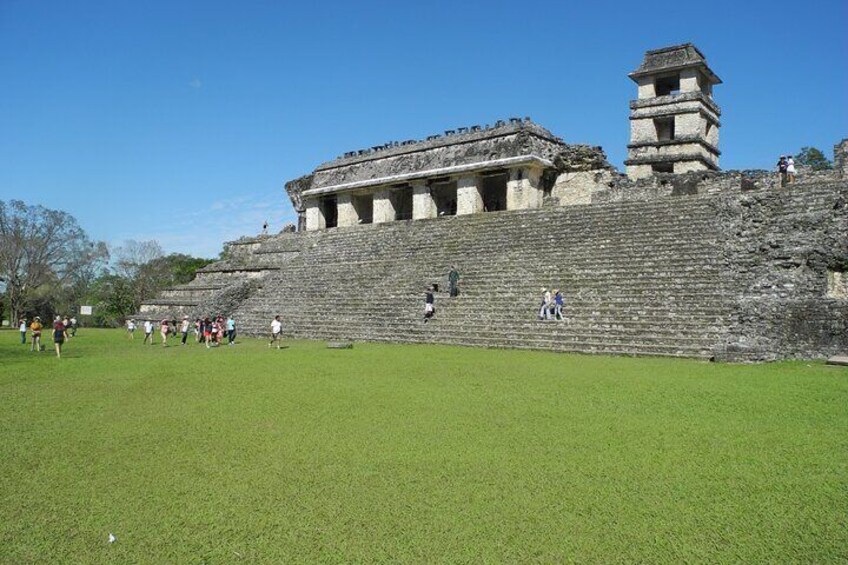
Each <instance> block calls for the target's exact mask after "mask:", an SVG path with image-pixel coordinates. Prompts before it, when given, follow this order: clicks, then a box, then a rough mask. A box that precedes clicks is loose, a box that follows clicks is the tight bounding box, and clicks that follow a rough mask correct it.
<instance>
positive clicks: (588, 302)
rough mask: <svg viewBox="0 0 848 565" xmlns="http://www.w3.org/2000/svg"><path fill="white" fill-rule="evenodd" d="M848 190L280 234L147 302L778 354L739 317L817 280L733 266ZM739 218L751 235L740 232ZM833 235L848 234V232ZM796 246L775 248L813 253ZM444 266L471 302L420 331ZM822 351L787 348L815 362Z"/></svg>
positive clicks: (358, 336) (510, 336)
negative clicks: (428, 296) (544, 310)
mask: <svg viewBox="0 0 848 565" xmlns="http://www.w3.org/2000/svg"><path fill="white" fill-rule="evenodd" d="M845 193H846V190H845V183H836V184H833V183H831V184H822V183H812V184H808V185H804V184H803V183H798V184H796V185H794V187H793V190H791V191H780V192H779V191H765V190H761V191H756V193H755V196H751V194H750V193H749V194H743V193H739V192H734V193H727V192H724V193H706V194H703V195H686V196H668V197H664V198H657V199H654V200H649V201H621V202H609V203H604V204H592V205H580V206H569V207H547V208H541V209H534V210H521V211H502V212H494V213H489V214H476V215H469V216H457V217H449V218H438V219H431V220H424V221H406V222H392V223H387V224H375V225H367V226H357V227H351V228H336V229H333V230H322V231H316V232H301V233H292V234H280V235H279V236H275V237H273V238H267V239H264V240H246V241H245V242H242V244H241V246H242V247H245V248H248V247H249V248H251V251H250V252H248V253H239V252H238V247H239V244H238V243H236V244H235V245H232V246H231V255H232V256H233V258H232V259H231V260H228V261H224V262H219V263H216V264H214V265H211V266H209V267H207V268H206V269H205V270H204V272H202V273H200V274H199V276H198V278H197V280H195V281H194V282H193V283H191V284H189V285H186V286H185V287H182V289H178V290H175V291H171V293H170V298H168V299H163V300H159V301H157V303H156V304H151V305H149V306H148V307H147V308H148V312H157V313H161V314H165V313H166V312H168V313H172V312H177V311H179V312H187V313H191V314H192V315H193V314H195V313H204V314H205V313H215V312H218V311H220V312H223V313H228V312H233V313H234V314H235V317H236V319H237V320H238V322H239V324H240V330H241V332H242V333H248V334H264V333H266V332H267V331H268V330H267V328H268V325H269V323H270V320H271V318H273V316H274V315H275V314H281V316H282V318H283V320H284V329H285V333H286V335H288V336H289V337H298V338H318V339H332V340H363V341H390V342H410V343H449V344H463V345H474V346H485V347H516V348H534V349H550V350H557V351H577V352H589V353H601V352H603V353H619V354H640V355H672V356H687V357H702V358H712V357H719V358H734V359H750V358H757V359H764V358H774V357H776V356H777V354H776V353H775V351H774V348H775V347H777V346H778V345H780V344H783V343H784V342H785V340H786V339H791V335H789V336H787V335H784V334H785V333H786V331H785V328H777V329H775V327H777V326H779V323H778V322H777V321H775V320H760V322H758V323H759V325H758V326H757V327H756V328H755V329H756V332H754V333H753V334H752V331H753V330H752V327H749V326H746V325H745V324H744V323H741V322H740V316H742V315H743V314H744V313H745V312H746V309H750V307H751V303H752V301H756V303H757V304H758V308H760V309H763V308H765V310H768V308H776V307H778V306H779V304H781V303H783V304H784V307H785V308H788V309H789V310H792V308H795V307H797V306H798V304H804V303H805V302H804V301H807V302H809V301H810V300H813V301H819V302H820V301H821V300H822V299H823V297H821V296H818V294H824V290H822V289H821V284H820V283H821V281H819V280H818V279H819V278H821V277H819V276H818V275H816V277H818V278H815V277H814V278H815V280H809V281H806V282H805V281H804V280H800V279H797V276H796V275H792V276H796V278H795V279H792V281H793V283H792V284H791V288H793V290H792V291H790V292H788V294H787V291H786V290H785V288H788V287H784V286H781V287H780V292H778V291H777V290H774V289H773V288H772V287H773V286H775V285H774V284H772V283H774V280H773V279H774V277H773V276H772V275H771V273H772V272H773V270H774V267H773V266H771V265H770V264H769V263H768V261H767V260H765V259H764V260H761V261H759V262H757V261H755V262H754V263H750V264H749V265H748V267H747V268H745V269H743V272H741V273H740V272H737V269H736V267H734V266H733V265H744V264H745V257H749V256H751V257H753V256H755V255H762V256H763V257H766V254H762V252H761V251H760V248H761V247H762V246H768V245H774V238H775V234H774V233H773V232H770V231H769V230H768V229H760V228H758V227H757V226H760V227H761V226H763V225H765V226H768V225H770V222H772V221H773V222H775V226H773V227H780V229H781V230H782V229H783V226H782V224H781V222H789V224H790V225H795V226H796V229H798V228H797V226H798V221H799V218H804V217H807V218H809V217H810V214H811V213H814V212H815V211H816V210H818V213H817V215H815V214H814V216H815V217H816V218H817V220H816V222H817V223H819V224H822V225H826V224H824V222H832V221H833V220H832V219H828V218H831V216H834V217H838V216H839V215H840V212H839V209H837V208H838V206H839V205H840V204H839V202H840V198H841V199H842V204H841V206H843V207H844V205H845V204H844V200H845V197H846V196H848V194H845ZM744 202H749V203H748V204H744ZM740 207H742V208H745V209H751V208H752V207H753V208H756V209H758V210H760V209H762V210H761V212H758V213H759V214H760V216H761V217H756V218H748V216H745V215H744V214H742V213H741V212H739V211H738V210H739V208H740ZM769 215H771V216H773V220H772V219H770V218H769ZM743 216H745V217H746V218H748V220H744V221H747V222H748V224H750V225H744V226H743V225H741V223H743ZM825 216H827V218H826V217H825ZM803 229H812V228H811V226H806V227H804V228H803ZM825 231H827V230H825ZM836 231H837V232H838V233H842V234H843V235H844V232H845V229H844V226H843V227H839V229H837V230H836ZM796 239H797V238H796ZM800 239H801V240H802V243H799V244H798V245H796V246H795V247H793V249H792V250H790V251H786V250H780V251H781V254H782V253H787V252H788V253H790V255H792V256H797V257H802V256H804V254H805V253H808V251H809V250H806V248H804V245H803V241H805V240H804V237H803V236H802V237H801V238H800ZM761 240H762V241H761ZM257 242H259V243H258V245H257ZM831 243H832V242H831ZM824 244H825V242H813V243H810V245H812V246H816V245H818V246H821V245H824ZM837 245H838V244H837ZM778 247H780V246H779V245H778ZM778 255H780V254H778ZM777 261H778V262H780V261H781V259H780V258H779V257H778V258H777ZM450 264H455V265H456V266H457V267H458V269H459V271H460V272H461V274H462V280H461V284H460V288H461V295H460V296H459V297H458V298H455V299H450V298H448V297H447V295H446V293H445V292H440V293H437V297H436V308H437V314H436V317H435V319H434V320H433V321H432V322H430V323H428V324H423V323H422V311H423V290H424V288H425V286H426V285H428V284H430V283H433V282H436V283H439V284H440V285H441V287H442V288H441V290H442V291H444V287H445V285H446V280H445V279H446V273H447V270H448V268H449V265H450ZM758 269H759V271H758ZM784 271H785V272H786V273H789V272H790V271H787V270H786V269H784ZM794 272H795V271H792V273H794ZM805 272H806V271H805ZM785 276H789V275H785ZM804 276H806V277H808V278H809V277H810V276H811V275H804ZM823 276H825V278H826V275H823ZM764 280H765V281H771V282H768V283H764V282H763V281H764ZM787 280H788V279H787ZM766 284H769V285H771V286H768V289H770V290H768V289H767V290H763V289H764V288H765V286H764V285H766ZM543 286H545V287H549V288H550V287H558V288H560V289H562V291H563V294H564V296H565V302H566V305H565V314H566V321H565V322H539V321H537V320H536V313H537V311H538V307H539V302H540V297H541V292H540V290H541V288H542V287H543ZM227 293H228V294H227ZM795 299H797V300H795ZM793 300H795V301H794V302H793ZM781 301H782V302H781ZM787 301H788V302H787ZM790 302H791V304H790ZM831 302H833V301H831ZM829 308H832V309H831V310H827V309H825V310H824V311H822V312H820V315H821V316H824V317H829V316H834V315H835V316H836V318H835V320H836V321H835V323H836V324H837V325H839V324H843V325H844V324H845V319H846V314H848V306H846V304H845V301H844V300H842V301H835V302H833V304H830V306H829ZM833 308H835V310H834V309H833ZM842 310H845V312H844V313H842V314H841V318H840V315H839V313H840V312H842ZM179 312H178V313H179ZM749 314H750V313H749ZM840 320H841V321H840ZM819 321H821V320H819ZM828 323H831V322H828ZM776 325H777V326H776ZM831 325H832V324H831ZM840 331H842V328H841V327H840V328H836V327H835V326H834V327H833V332H832V335H830V337H829V338H828V339H829V340H830V341H829V345H828V347H829V348H830V349H837V350H838V348H840V347H845V346H846V345H848V343H843V342H844V341H845V338H844V335H845V334H844V331H843V333H842V336H843V337H841V338H840V337H839V335H840ZM773 334H774V335H773ZM840 340H841V341H840ZM802 341H803V340H802ZM813 341H815V340H813ZM739 343H742V344H743V345H742V346H741V347H740V345H739ZM815 347H816V344H815V343H810V344H807V347H806V348H805V347H798V348H796V350H795V351H793V352H792V353H791V354H793V355H797V356H802V357H803V356H809V355H810V350H811V349H815Z"/></svg>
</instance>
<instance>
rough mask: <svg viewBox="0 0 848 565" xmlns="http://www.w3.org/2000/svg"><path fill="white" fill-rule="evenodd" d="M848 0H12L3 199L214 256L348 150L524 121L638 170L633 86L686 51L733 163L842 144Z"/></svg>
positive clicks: (1, 83) (0, 167)
mask: <svg viewBox="0 0 848 565" xmlns="http://www.w3.org/2000/svg"><path fill="white" fill-rule="evenodd" d="M846 29H848V2H845V1H844V0H833V1H822V2H817V3H808V4H800V3H797V2H782V1H772V2H758V1H755V2H739V1H735V2H727V1H723V0H719V1H713V2H709V3H704V2H680V1H675V2H569V1H559V2H500V1H485V2H459V1H454V2H442V1H438V0H428V1H427V2H397V1H394V2H391V1H389V2H371V1H360V2H299V3H288V2H282V1H280V2H271V1H266V2H258V1H241V2H215V1H203V2H200V1H196V2H188V1H180V0H171V1H158V0H147V1H145V2H114V1H102V2H100V1H84V0H79V1H55V2H52V1H51V2H48V1H39V0H0V199H10V198H19V199H23V200H25V201H27V202H29V203H34V204H43V205H45V206H48V207H51V208H58V209H62V210H66V211H68V212H70V213H72V214H73V215H74V216H76V217H77V218H78V220H79V221H80V223H81V224H82V226H83V227H84V228H85V229H86V230H87V231H88V232H89V234H90V235H91V236H92V237H94V238H96V239H102V240H105V241H107V242H109V243H111V244H120V243H121V241H122V240H124V239H138V240H146V239H157V240H159V242H160V243H161V244H162V246H163V247H164V248H165V250H166V251H167V252H184V253H191V254H195V255H204V256H214V255H216V254H217V253H218V252H219V251H220V249H221V244H222V242H223V241H225V240H228V239H234V238H237V237H238V236H240V235H244V234H255V233H257V232H258V230H259V229H260V227H261V224H262V222H263V220H265V219H268V220H269V221H270V223H271V227H272V229H273V230H274V231H276V230H278V229H280V227H281V226H282V225H283V223H285V222H287V221H292V220H293V219H294V217H293V212H292V210H291V206H290V204H289V203H288V199H287V198H286V197H285V194H284V191H283V183H284V182H285V181H286V180H289V179H292V178H295V177H298V176H300V175H302V174H306V173H308V172H310V171H311V170H312V169H313V168H314V167H315V166H316V165H318V164H319V163H321V162H323V161H326V160H328V159H331V158H333V157H335V156H337V155H340V154H342V153H344V152H345V151H349V150H353V149H357V148H363V147H370V146H372V145H378V144H381V143H384V142H386V141H390V140H403V139H411V138H422V137H425V136H427V135H429V134H433V133H439V132H441V131H443V130H445V129H452V128H454V127H457V126H464V125H473V124H485V123H493V122H494V121H496V120H497V119H501V118H508V117H510V116H530V117H532V118H533V119H534V120H535V121H537V122H539V123H541V124H542V125H544V126H546V127H547V128H549V129H550V130H551V131H553V132H554V133H555V134H557V135H559V136H561V137H563V138H564V139H565V140H566V141H567V142H573V143H591V144H594V145H601V146H603V147H604V149H605V150H606V152H607V154H608V156H609V158H610V160H611V161H612V162H613V163H614V164H615V165H617V166H618V167H621V166H622V161H623V160H624V157H625V151H626V144H627V137H628V127H629V124H628V120H627V112H628V105H627V104H628V101H629V100H630V99H631V98H633V97H635V91H636V90H635V85H634V84H633V83H632V82H631V81H630V80H629V79H628V78H627V73H628V72H629V71H632V70H633V69H635V68H636V66H638V64H639V62H640V61H641V58H642V54H643V52H644V51H645V50H646V49H652V48H657V47H662V46H665V45H670V44H675V43H683V42H686V41H691V42H693V43H695V44H696V45H697V46H698V47H699V48H700V49H701V50H702V51H703V52H704V54H705V55H706V57H707V60H708V62H709V64H710V66H711V67H712V68H713V70H714V71H715V72H716V73H717V74H718V75H719V76H720V77H721V78H722V80H723V81H724V84H722V85H719V86H718V87H716V91H715V98H716V101H717V102H718V104H719V105H720V106H721V108H722V112H723V115H722V129H721V141H720V148H721V150H722V152H723V154H722V157H721V165H722V168H724V169H731V168H765V167H770V166H772V165H773V164H774V162H775V161H776V156H777V155H779V154H780V153H787V152H788V153H792V152H796V151H797V150H798V149H799V148H800V147H801V146H804V145H812V146H817V147H820V148H821V149H823V150H824V151H825V152H826V154H827V155H828V156H830V155H831V150H832V146H833V144H834V143H836V142H837V141H838V140H839V139H842V138H843V137H848V103H846V101H848V33H846Z"/></svg>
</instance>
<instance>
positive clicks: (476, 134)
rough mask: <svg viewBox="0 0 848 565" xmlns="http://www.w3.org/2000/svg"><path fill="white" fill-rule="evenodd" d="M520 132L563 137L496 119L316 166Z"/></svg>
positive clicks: (521, 121)
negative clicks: (487, 123) (490, 123)
mask: <svg viewBox="0 0 848 565" xmlns="http://www.w3.org/2000/svg"><path fill="white" fill-rule="evenodd" d="M520 131H526V132H529V133H532V134H534V135H536V136H538V137H541V138H543V139H547V140H549V141H553V142H557V143H563V140H562V139H561V138H559V137H557V136H555V135H554V134H552V133H551V132H550V131H548V130H547V129H545V128H543V127H542V126H540V125H539V124H537V123H535V122H533V120H531V119H530V118H510V119H509V121H505V120H498V121H497V122H495V125H494V126H489V125H486V126H470V127H459V128H456V129H455V130H446V131H445V133H444V134H437V135H431V136H428V137H427V139H422V140H408V141H403V142H397V141H393V142H389V143H386V144H384V145H379V146H375V147H372V148H370V149H362V150H359V151H349V152H347V153H345V154H344V155H343V156H341V157H338V158H336V159H333V160H332V161H327V162H325V163H322V164H321V165H319V166H318V167H316V168H315V172H319V171H326V170H329V169H334V168H337V167H346V166H348V165H352V164H355V163H361V162H364V161H372V160H375V159H384V158H386V157H394V156H397V155H405V154H408V153H417V152H420V151H427V150H428V149H433V148H436V147H446V146H450V145H459V144H462V143H471V142H474V141H480V140H483V139H491V138H494V137H501V136H505V135H511V134H515V133H517V132H520Z"/></svg>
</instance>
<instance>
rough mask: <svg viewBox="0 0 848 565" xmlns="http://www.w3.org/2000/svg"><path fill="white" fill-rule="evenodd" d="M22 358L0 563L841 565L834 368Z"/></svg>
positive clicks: (96, 348) (6, 363) (2, 341)
mask: <svg viewBox="0 0 848 565" xmlns="http://www.w3.org/2000/svg"><path fill="white" fill-rule="evenodd" d="M18 338H19V334H18V333H17V332H16V331H6V332H0V454H2V457H0V561H2V562H3V563H15V564H17V563H31V562H40V563H60V562H61V563H104V562H105V563H234V562H253V563H256V562H267V563H285V562H295V561H309V562H312V561H330V562H341V561H358V562H374V561H393V562H394V561H401V562H544V563H550V562H568V561H576V562H596V563H609V562H620V561H627V562H633V561H639V562H650V563H656V562H683V561H685V562H707V561H708V562H746V563H747V562H772V563H774V562H798V561H802V562H819V563H824V562H839V561H843V562H844V561H845V560H848V370H846V369H841V368H832V367H826V366H824V365H823V364H821V363H802V362H791V363H779V364H770V365H758V366H739V365H720V364H719V365H717V364H708V363H703V362H698V361H688V360H683V361H680V360H666V359H631V358H613V357H593V356H575V355H562V354H548V353H539V352H523V351H489V350H482V349H464V348H454V347H441V346H391V345H374V344H357V345H356V347H355V349H353V350H328V349H325V348H324V347H323V344H321V343H311V342H295V343H290V344H289V346H290V347H289V348H288V349H284V350H282V351H277V350H269V349H268V348H267V347H266V346H265V342H262V341H258V340H254V339H245V340H242V342H241V343H239V344H238V345H237V346H235V347H220V348H218V349H213V350H207V349H206V348H205V347H199V346H196V345H193V346H187V347H179V346H172V347H167V348H162V347H160V346H158V345H157V346H153V347H151V346H143V345H142V344H141V340H140V339H138V336H137V339H136V340H135V341H134V342H130V341H129V340H128V339H127V338H126V335H125V332H123V331H121V330H82V331H81V332H80V333H79V336H78V337H77V338H76V339H74V340H72V341H71V342H70V343H69V344H67V346H66V352H65V356H64V357H63V358H62V359H61V360H59V359H56V357H55V355H53V354H52V353H51V352H50V351H45V352H44V353H41V354H37V353H30V352H29V348H28V346H27V347H26V348H24V347H23V346H21V345H20V344H19V343H17V340H18ZM47 345H48V346H50V345H51V344H49V343H48V344H47ZM110 532H112V533H114V534H115V536H117V541H116V542H115V543H113V544H109V543H108V542H107V536H108V534H109V533H110Z"/></svg>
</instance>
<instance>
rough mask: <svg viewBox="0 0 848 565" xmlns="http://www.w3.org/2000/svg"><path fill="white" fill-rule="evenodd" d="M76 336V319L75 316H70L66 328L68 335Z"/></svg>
mask: <svg viewBox="0 0 848 565" xmlns="http://www.w3.org/2000/svg"><path fill="white" fill-rule="evenodd" d="M76 336H77V319H76V317H75V316H71V326H70V327H69V328H68V337H76Z"/></svg>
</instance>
